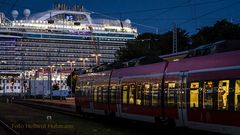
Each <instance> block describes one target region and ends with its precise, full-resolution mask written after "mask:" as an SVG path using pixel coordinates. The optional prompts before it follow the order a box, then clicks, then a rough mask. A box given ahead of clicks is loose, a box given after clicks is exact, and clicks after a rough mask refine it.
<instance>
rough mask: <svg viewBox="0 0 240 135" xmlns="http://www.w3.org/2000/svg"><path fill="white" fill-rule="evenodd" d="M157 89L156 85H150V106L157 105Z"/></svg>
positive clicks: (157, 85)
mask: <svg viewBox="0 0 240 135" xmlns="http://www.w3.org/2000/svg"><path fill="white" fill-rule="evenodd" d="M158 89H159V84H157V83H154V84H152V106H157V105H158Z"/></svg>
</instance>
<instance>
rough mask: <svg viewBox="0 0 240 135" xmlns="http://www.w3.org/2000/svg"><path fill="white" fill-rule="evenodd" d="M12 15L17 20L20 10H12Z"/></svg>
mask: <svg viewBox="0 0 240 135" xmlns="http://www.w3.org/2000/svg"><path fill="white" fill-rule="evenodd" d="M12 17H13V20H14V21H16V19H17V17H18V11H17V10H13V11H12Z"/></svg>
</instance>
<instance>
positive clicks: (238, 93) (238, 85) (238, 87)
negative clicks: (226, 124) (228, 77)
mask: <svg viewBox="0 0 240 135" xmlns="http://www.w3.org/2000/svg"><path fill="white" fill-rule="evenodd" d="M234 97H235V99H234V109H235V111H240V80H236V82H235V96H234Z"/></svg>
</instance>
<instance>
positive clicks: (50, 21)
mask: <svg viewBox="0 0 240 135" xmlns="http://www.w3.org/2000/svg"><path fill="white" fill-rule="evenodd" d="M48 23H49V24H53V23H54V20H53V19H52V12H50V19H49V20H48Z"/></svg>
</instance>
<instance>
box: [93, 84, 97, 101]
mask: <svg viewBox="0 0 240 135" xmlns="http://www.w3.org/2000/svg"><path fill="white" fill-rule="evenodd" d="M93 101H94V102H97V87H93Z"/></svg>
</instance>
